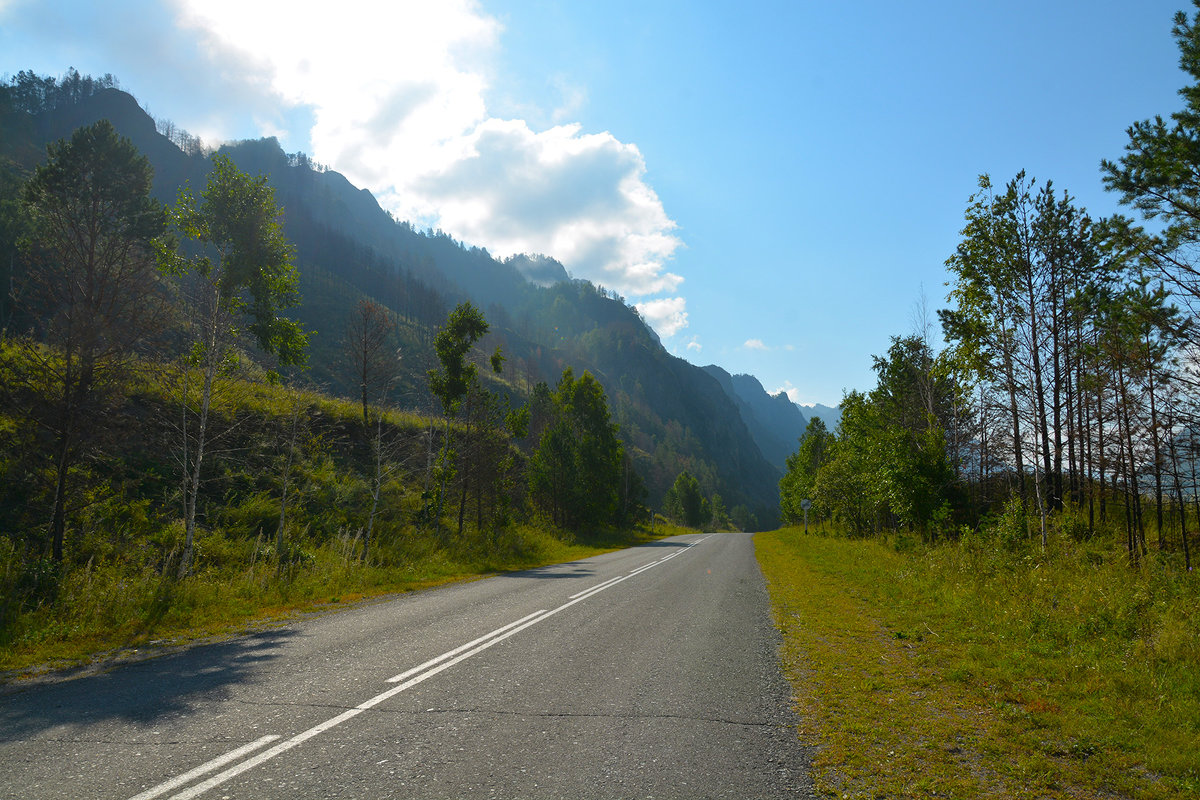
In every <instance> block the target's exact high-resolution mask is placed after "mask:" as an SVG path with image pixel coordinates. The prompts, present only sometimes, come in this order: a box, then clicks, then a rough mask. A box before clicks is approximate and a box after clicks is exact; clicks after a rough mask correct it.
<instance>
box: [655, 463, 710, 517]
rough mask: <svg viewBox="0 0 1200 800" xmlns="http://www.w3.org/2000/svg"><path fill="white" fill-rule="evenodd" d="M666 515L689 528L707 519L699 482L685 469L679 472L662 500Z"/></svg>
mask: <svg viewBox="0 0 1200 800" xmlns="http://www.w3.org/2000/svg"><path fill="white" fill-rule="evenodd" d="M663 505H664V506H665V508H666V511H667V515H668V516H670V517H671V518H673V519H675V520H677V521H679V522H681V523H683V524H684V525H686V526H688V527H689V528H699V527H701V526H702V525H704V523H705V522H707V521H708V520H707V519H706V517H707V516H708V515H707V514H706V513H705V498H704V493H703V492H702V491H701V490H700V482H699V481H698V480H696V478H695V477H694V476H693V475H692V474H691V473H689V472H688V471H687V470H684V471H683V472H681V473H679V475H678V477H676V478H675V483H673V484H672V485H671V488H670V489H668V490H667V494H666V497H665V498H664V500H663Z"/></svg>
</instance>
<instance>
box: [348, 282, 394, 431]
mask: <svg viewBox="0 0 1200 800" xmlns="http://www.w3.org/2000/svg"><path fill="white" fill-rule="evenodd" d="M395 328H396V325H395V323H394V322H393V321H392V318H391V315H390V314H388V311H387V309H386V308H384V307H383V306H381V305H379V304H378V303H376V302H375V301H373V300H365V299H364V300H359V301H358V305H357V306H356V307H355V309H354V315H353V316H352V317H351V318H350V322H349V323H348V324H347V325H346V336H345V339H344V340H343V349H344V350H345V353H346V356H347V357H348V359H349V367H350V370H351V372H352V374H353V376H354V380H355V381H356V382H357V383H358V386H359V394H360V397H361V399H362V417H363V428H364V430H369V429H370V427H371V420H370V417H369V416H368V413H367V409H368V406H369V404H370V400H371V398H373V397H377V396H379V395H381V394H382V392H383V389H384V387H385V386H386V385H387V382H388V381H389V380H390V379H391V378H392V377H393V372H394V367H395V359H394V358H393V357H392V356H393V353H392V349H391V347H389V346H388V344H389V339H390V338H391V335H392V332H393V331H394V330H395Z"/></svg>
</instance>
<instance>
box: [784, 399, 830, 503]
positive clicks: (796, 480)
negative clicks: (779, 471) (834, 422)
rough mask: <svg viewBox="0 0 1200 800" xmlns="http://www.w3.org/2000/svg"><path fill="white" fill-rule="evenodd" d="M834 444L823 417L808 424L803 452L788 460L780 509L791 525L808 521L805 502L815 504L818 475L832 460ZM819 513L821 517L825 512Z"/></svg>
mask: <svg viewBox="0 0 1200 800" xmlns="http://www.w3.org/2000/svg"><path fill="white" fill-rule="evenodd" d="M833 441H834V436H833V434H832V433H830V432H829V430H827V429H826V427H825V423H824V422H823V421H822V420H821V418H820V417H813V418H812V419H810V420H809V421H808V426H807V427H806V428H805V429H804V436H803V437H801V439H800V448H799V449H798V450H797V451H796V452H795V453H793V454H792V455H790V456H788V459H787V472H786V473H785V474H784V476H783V478H781V479H780V481H779V508H780V512H781V513H782V515H783V518H784V520H786V521H787V522H789V523H792V524H795V523H797V522H800V521H801V520H803V519H805V514H804V509H803V508H802V507H801V502H802V501H803V500H808V501H810V502H811V501H812V500H813V498H814V497H815V496H816V488H817V474H818V473H819V472H820V471H821V467H823V466H824V465H825V463H826V462H827V461H828V460H829V459H830V457H831V456H832V445H833ZM810 510H814V509H810ZM815 512H816V513H817V514H819V513H820V512H821V509H815Z"/></svg>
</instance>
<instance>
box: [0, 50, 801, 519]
mask: <svg viewBox="0 0 1200 800" xmlns="http://www.w3.org/2000/svg"><path fill="white" fill-rule="evenodd" d="M76 77H78V76H76ZM37 80H42V81H43V82H42V83H41V84H37V83H36V80H35V82H34V84H35V85H34V86H33V90H30V89H29V87H28V86H26V85H23V84H22V85H18V84H19V83H20V81H26V82H28V81H29V73H21V75H20V76H19V79H18V80H15V81H13V82H12V83H11V84H9V85H8V86H6V87H5V86H0V178H3V181H0V189H2V188H3V187H4V186H11V185H14V184H15V181H14V176H19V175H20V174H24V173H27V172H28V171H30V170H31V169H32V168H33V166H34V165H35V164H36V163H37V161H39V160H40V159H42V158H44V155H45V144H46V143H47V142H50V141H54V140H57V139H61V138H65V137H68V136H69V135H70V134H71V133H72V132H73V131H74V130H75V129H76V128H78V127H80V126H82V125H87V124H91V123H93V122H95V121H96V120H99V119H102V118H103V119H108V120H110V121H111V122H112V123H113V125H114V127H115V128H116V129H117V130H118V131H119V132H120V133H121V134H122V135H124V136H127V137H129V138H130V139H131V141H132V142H133V143H134V144H135V145H136V146H137V147H138V149H139V150H141V152H143V153H144V154H145V155H146V156H147V157H148V158H149V159H150V161H151V163H152V164H153V166H154V169H155V181H154V190H153V192H154V195H155V196H156V197H157V198H158V199H160V200H161V201H163V202H164V203H168V204H169V203H173V202H174V200H175V198H176V196H177V194H178V191H179V189H180V187H182V186H184V185H190V186H191V187H193V189H194V190H197V191H199V190H200V189H202V188H203V186H204V183H205V180H206V176H207V173H208V171H209V169H210V168H211V161H210V159H209V155H208V153H207V152H206V151H205V150H204V148H203V147H202V146H201V144H200V142H199V141H198V140H196V139H195V138H194V137H190V136H189V135H187V134H186V132H183V131H180V130H178V129H176V128H174V126H172V125H171V124H170V123H163V122H160V123H157V124H156V123H155V121H154V120H153V119H152V118H151V117H150V116H149V115H148V114H147V113H146V112H145V111H144V110H143V109H142V108H141V107H140V106H139V105H138V103H137V101H136V100H135V99H134V98H133V97H132V96H130V95H129V94H126V93H125V92H123V91H120V90H118V89H116V88H114V87H113V86H112V85H111V84H109V85H103V84H102V83H97V84H95V85H89V86H88V87H87V88H86V90H79V88H78V87H75V88H74V89H72V90H71V91H69V92H67V91H64V90H63V88H64V87H63V86H55V85H54V82H53V80H52V79H37ZM85 80H88V81H90V79H85ZM64 85H65V84H64ZM6 89H7V92H5V91H4V90H6ZM220 152H223V153H225V154H227V155H229V156H230V157H231V158H232V159H233V160H234V161H235V163H237V164H238V166H239V167H240V168H241V169H243V170H244V171H246V172H249V173H251V174H263V175H265V176H267V177H268V179H269V180H270V182H271V184H272V185H273V186H274V188H275V192H276V199H277V201H278V202H279V203H280V204H281V205H282V206H283V208H284V210H285V230H286V232H287V235H288V236H289V238H290V239H291V240H292V241H293V243H294V244H295V245H296V248H297V259H296V260H297V266H298V268H299V273H300V292H301V295H302V298H303V300H302V304H301V305H300V306H299V307H298V308H297V309H296V313H295V316H296V318H297V319H298V320H300V322H301V323H302V324H303V325H304V326H305V327H306V328H307V329H309V330H311V331H315V333H314V334H313V335H312V336H311V338H310V369H309V376H310V378H311V379H312V380H314V381H316V382H317V383H319V384H321V385H324V386H326V387H327V388H329V389H330V390H332V391H334V392H339V393H343V394H350V392H351V387H350V386H349V385H348V384H349V380H348V375H346V374H345V370H344V367H343V366H342V364H343V362H344V357H343V355H342V349H341V344H340V341H341V337H342V332H343V331H344V330H345V328H346V323H347V321H348V320H349V319H350V316H351V313H352V311H353V309H354V307H355V305H356V304H357V302H358V301H359V300H360V299H363V298H370V299H373V300H375V301H377V302H379V303H381V304H383V305H384V306H386V307H387V308H389V309H390V310H391V311H392V312H393V314H394V315H395V319H396V320H397V323H398V328H399V334H398V336H399V346H400V352H401V359H402V360H401V366H400V370H401V375H400V376H399V378H398V381H397V388H396V394H395V396H396V397H397V402H400V403H401V404H404V405H406V406H407V407H410V408H414V409H417V410H420V409H430V408H432V402H431V400H430V397H429V392H428V389H427V383H426V372H427V370H428V369H429V368H430V367H431V366H432V365H433V364H434V363H435V356H434V354H433V350H432V340H433V336H434V335H435V334H436V332H437V329H438V327H439V326H440V325H441V323H442V322H444V320H445V318H446V314H447V312H448V311H449V309H451V308H452V307H453V306H454V304H456V303H458V302H460V301H462V300H471V301H473V302H475V303H476V305H478V306H479V307H480V308H481V309H482V310H483V312H484V314H485V315H486V317H487V319H488V320H489V322H490V323H491V326H492V330H491V332H490V333H489V335H488V337H487V338H486V339H485V340H484V341H483V342H482V343H481V345H482V346H481V349H480V354H482V353H483V352H484V351H489V352H490V351H491V350H492V349H494V348H495V347H497V346H499V347H501V348H502V349H503V351H504V354H505V356H506V358H507V361H506V364H505V371H504V375H503V376H502V378H501V379H500V380H502V381H503V383H502V384H499V385H498V386H497V387H496V388H499V389H501V390H503V391H505V392H507V393H508V394H509V395H510V396H512V397H514V398H516V399H518V400H519V399H520V398H522V397H524V396H526V395H527V394H528V393H529V391H531V389H532V388H533V386H534V384H535V383H537V382H539V381H545V382H547V383H549V384H551V385H553V384H555V383H556V382H557V381H558V379H559V376H560V375H561V374H562V371H563V369H564V368H566V367H571V368H573V369H574V370H575V372H576V374H580V373H582V372H583V371H584V370H588V371H591V372H592V373H593V374H594V375H595V376H596V377H597V379H598V380H600V382H601V383H602V385H603V386H604V388H605V391H606V393H607V395H608V398H609V403H610V406H611V407H612V410H613V415H614V418H615V419H616V420H617V422H618V423H619V424H620V426H621V436H622V438H623V439H624V441H625V443H626V446H627V448H628V450H629V451H630V452H631V454H632V455H633V457H634V459H635V463H636V464H637V466H638V470H639V472H640V473H641V474H642V475H643V478H644V479H645V481H646V483H647V487H648V489H649V491H650V501H651V504H652V505H656V506H657V505H658V504H659V503H660V502H661V498H662V496H663V494H664V493H665V492H666V490H667V489H668V488H669V487H670V485H671V484H672V483H673V482H674V480H675V477H676V476H677V475H678V473H679V472H680V471H681V470H683V469H687V470H688V471H689V472H691V473H692V474H693V475H695V476H696V477H697V478H698V480H699V481H700V484H701V487H702V489H703V490H704V491H705V492H706V493H710V494H711V493H720V494H721V496H722V498H723V500H724V501H725V505H726V507H727V508H729V509H731V510H732V511H734V512H735V513H734V516H735V520H737V521H738V522H739V523H741V524H743V525H745V526H747V527H754V526H757V527H769V526H771V525H773V524H774V522H775V520H776V519H777V515H778V480H779V477H780V474H781V466H780V464H781V460H780V454H781V453H783V451H784V450H785V449H787V448H789V447H790V448H793V449H794V442H795V438H796V433H795V431H796V428H797V426H799V429H800V430H802V429H803V417H802V416H800V415H799V413H798V412H796V411H791V412H790V415H789V412H788V410H787V409H786V408H785V407H784V406H783V405H782V403H781V401H779V399H778V398H771V397H770V396H768V395H766V393H765V391H763V389H762V386H761V384H759V383H758V382H757V381H756V380H755V379H753V378H751V377H750V376H736V378H732V377H730V376H729V375H728V374H727V373H724V372H723V371H722V370H718V372H717V373H714V372H713V369H709V370H704V369H701V368H699V367H696V366H694V365H692V364H689V363H688V362H686V361H684V360H682V359H679V358H677V357H675V356H672V355H671V354H669V353H668V352H667V351H666V350H665V349H664V348H663V346H662V344H661V342H660V341H659V339H658V336H657V335H656V334H655V333H654V331H653V330H651V329H650V328H649V326H648V325H647V324H646V323H645V321H644V320H643V319H642V318H641V317H640V315H639V314H638V312H637V311H636V309H633V308H631V307H630V306H628V305H626V304H625V302H624V301H623V300H622V299H621V298H619V297H618V296H617V295H615V294H614V293H611V292H606V291H604V290H602V289H599V288H597V287H595V286H593V285H592V284H590V283H588V282H586V281H578V280H572V279H571V278H570V275H569V274H568V272H567V269H566V268H565V267H564V266H563V265H562V264H560V263H559V262H557V261H555V260H554V259H551V258H547V257H545V256H539V255H522V256H515V257H513V258H510V259H507V260H499V259H496V258H494V257H493V256H492V255H491V254H489V253H488V252H487V250H485V249H482V248H478V247H470V246H467V245H465V244H463V243H460V242H457V241H455V240H454V239H453V238H451V237H450V236H449V235H447V234H446V233H444V232H441V231H424V232H422V231H418V230H416V229H415V228H414V227H413V226H412V225H411V224H410V223H408V222H404V221H399V220H396V219H394V218H393V217H392V216H391V215H390V214H388V212H386V211H385V210H383V209H382V208H381V207H380V206H379V204H378V203H377V202H376V200H375V198H374V197H373V196H372V195H371V193H370V192H369V191H367V190H365V189H360V188H358V187H355V186H354V185H353V184H351V183H350V181H348V180H347V179H346V178H345V177H344V176H343V175H341V174H339V173H337V172H335V171H332V170H328V169H325V168H322V167H320V166H318V165H315V164H314V163H313V162H312V161H311V160H310V159H308V158H307V157H306V156H304V155H303V154H287V153H284V152H283V150H282V148H281V147H280V145H279V143H278V141H276V140H275V139H272V138H267V139H259V140H253V141H245V142H237V143H232V144H229V145H225V146H223V147H222V148H221V149H220ZM3 200H4V198H0V201H3ZM0 205H2V203H0ZM2 238H3V231H2V230H0V239H2ZM3 247H8V249H9V252H13V251H12V242H11V241H10V242H8V244H7V245H4V243H3V242H2V241H0V249H2V248H3ZM0 255H4V253H0ZM5 266H7V265H5ZM9 313H11V312H9ZM480 357H482V355H481V356H480ZM485 371H486V370H485ZM722 375H723V377H722ZM791 408H792V409H794V407H791ZM787 452H791V451H790V450H788V451H787ZM783 455H784V457H786V453H783ZM739 515H740V517H741V519H738V517H739Z"/></svg>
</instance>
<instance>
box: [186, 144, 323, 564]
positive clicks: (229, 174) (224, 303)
mask: <svg viewBox="0 0 1200 800" xmlns="http://www.w3.org/2000/svg"><path fill="white" fill-rule="evenodd" d="M282 215H283V210H282V209H281V208H280V207H279V206H278V205H276V203H275V193H274V190H273V189H272V188H271V186H270V185H269V184H268V183H267V179H266V178H265V177H262V176H259V177H251V176H249V175H247V174H246V173H244V172H242V171H240V170H239V169H238V168H237V166H236V165H235V164H234V163H233V161H232V160H231V159H230V158H229V157H228V156H225V155H217V156H214V157H213V169H212V172H211V173H210V174H209V176H208V183H207V186H206V187H205V189H204V191H203V192H202V193H201V195H200V197H199V198H197V197H196V196H195V195H194V194H193V193H192V191H191V189H190V188H189V187H184V188H183V189H182V190H180V192H179V199H178V202H177V203H176V206H175V209H174V212H173V218H174V222H175V225H176V227H177V228H178V229H179V230H180V232H181V233H183V234H184V235H185V236H186V237H187V238H189V239H191V240H192V241H194V242H195V243H196V244H197V245H198V246H199V253H198V254H197V255H195V256H194V257H191V258H185V257H184V256H181V255H178V254H176V256H175V261H174V267H175V269H176V271H179V272H185V273H187V274H188V277H189V278H191V279H192V286H193V288H194V289H195V292H196V296H195V297H194V298H193V300H194V308H195V311H196V316H195V317H194V337H193V346H192V350H191V352H190V353H189V354H188V357H187V359H186V364H187V366H188V367H191V366H195V367H197V368H198V369H199V371H200V373H201V374H200V381H201V385H200V387H199V398H198V400H199V403H198V407H197V408H196V409H195V412H194V416H195V418H196V419H195V431H194V433H191V432H190V425H189V424H188V420H187V416H188V407H189V403H190V402H191V399H190V394H191V391H190V388H191V387H190V386H189V385H188V384H189V383H190V381H186V380H185V386H184V390H183V406H184V443H185V447H184V458H183V461H184V467H185V476H186V477H185V481H184V531H185V533H184V537H185V538H184V550H183V557H182V560H181V562H180V566H179V571H180V574H181V575H182V574H186V573H187V571H188V570H189V569H190V568H191V560H192V549H193V540H194V536H195V530H196V504H197V500H198V498H199V494H200V487H201V468H202V466H203V463H204V457H205V455H206V452H205V448H206V445H207V443H208V435H209V431H208V424H209V413H210V411H211V404H212V398H213V388H214V383H215V382H216V381H217V379H218V378H219V374H220V372H221V369H222V367H223V366H225V365H228V364H229V363H230V361H231V359H233V358H235V352H234V350H233V345H234V342H235V340H236V337H237V335H238V333H239V328H238V326H239V324H240V323H242V322H243V321H245V322H248V323H249V324H248V330H249V333H250V334H251V337H252V339H253V340H254V342H255V343H256V344H257V345H258V346H259V347H261V348H262V349H263V350H264V351H265V352H267V353H269V354H271V355H273V356H275V357H276V358H277V359H278V362H279V364H280V365H296V364H301V363H303V362H304V359H305V348H306V346H307V343H308V341H307V336H306V334H305V333H304V331H303V329H302V328H301V327H300V325H299V323H297V322H295V321H294V320H290V319H287V318H286V317H283V316H281V315H280V312H281V310H283V309H285V308H290V307H292V306H294V305H296V304H297V303H298V302H299V301H300V295H299V293H298V292H297V290H296V285H297V282H298V280H299V276H298V275H297V273H296V267H295V264H294V262H293V258H294V250H293V247H292V245H291V243H290V242H289V241H288V240H287V237H286V236H284V233H283V224H282V220H281V217H282ZM186 374H190V370H188V371H187V373H186Z"/></svg>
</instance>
